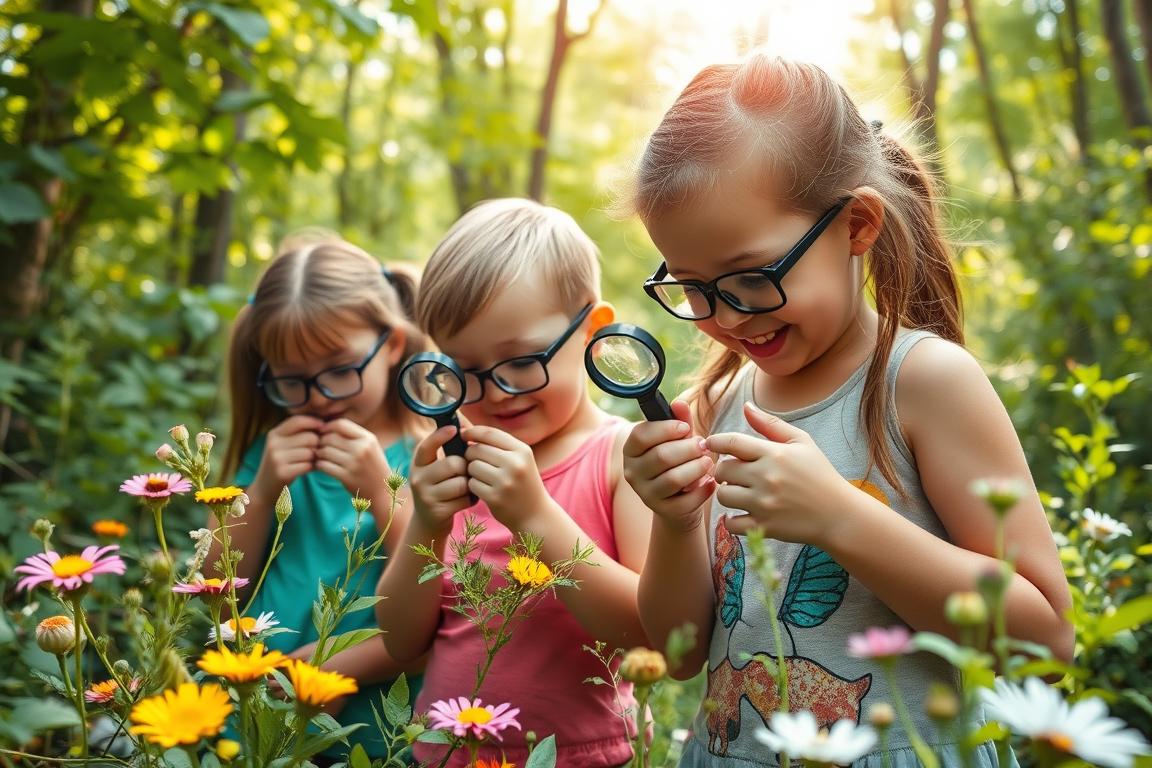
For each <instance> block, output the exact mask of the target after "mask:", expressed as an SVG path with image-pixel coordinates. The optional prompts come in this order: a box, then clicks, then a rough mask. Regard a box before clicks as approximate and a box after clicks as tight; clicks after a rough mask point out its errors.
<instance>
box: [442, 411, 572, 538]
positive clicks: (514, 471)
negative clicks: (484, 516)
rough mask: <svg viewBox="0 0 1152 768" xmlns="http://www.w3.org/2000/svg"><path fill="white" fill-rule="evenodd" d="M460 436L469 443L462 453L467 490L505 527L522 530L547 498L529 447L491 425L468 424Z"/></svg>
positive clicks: (546, 492) (546, 491)
mask: <svg viewBox="0 0 1152 768" xmlns="http://www.w3.org/2000/svg"><path fill="white" fill-rule="evenodd" d="M461 435H462V436H463V437H464V439H465V440H467V441H468V442H469V443H470V445H469V446H468V451H467V452H466V453H465V454H464V458H466V459H468V478H469V479H468V488H469V490H471V491H472V493H474V494H476V497H477V498H479V499H481V500H482V501H484V502H485V503H486V504H487V505H488V508H489V509H490V510H492V516H493V517H495V518H496V519H497V520H499V521H500V522H501V523H503V524H504V525H506V526H507V527H508V529H509V530H513V531H519V530H523V528H524V525H525V523H526V522H527V520H528V519H529V518H530V517H531V516H532V515H533V514H534V513H536V512H539V511H540V510H541V509H543V508H544V506H545V505H546V504H547V503H548V502H549V500H550V497H549V495H548V490H547V489H546V488H545V487H544V481H543V480H541V479H540V469H539V468H538V467H537V466H536V457H535V456H533V455H532V448H531V447H530V446H528V445H527V444H525V443H523V442H521V441H520V440H517V439H516V438H515V437H513V436H512V435H510V434H508V433H507V432H505V431H503V430H500V429H496V428H495V427H468V428H467V429H465V430H463V431H462V432H461Z"/></svg>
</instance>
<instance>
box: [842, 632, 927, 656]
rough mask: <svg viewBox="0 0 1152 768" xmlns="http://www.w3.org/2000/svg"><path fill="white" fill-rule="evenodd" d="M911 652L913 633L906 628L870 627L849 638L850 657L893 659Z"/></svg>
mask: <svg viewBox="0 0 1152 768" xmlns="http://www.w3.org/2000/svg"><path fill="white" fill-rule="evenodd" d="M911 650H912V633H911V632H909V631H908V627H905V626H895V627H892V628H890V629H884V628H882V627H869V628H868V629H866V630H865V631H864V633H863V634H860V635H851V636H849V637H848V655H849V656H855V657H856V658H858V659H893V658H895V657H897V656H902V655H904V654H905V653H908V652H909V651H911Z"/></svg>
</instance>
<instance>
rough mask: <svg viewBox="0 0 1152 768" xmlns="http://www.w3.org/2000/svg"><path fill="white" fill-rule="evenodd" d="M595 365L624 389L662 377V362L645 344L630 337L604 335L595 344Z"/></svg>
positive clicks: (592, 354)
mask: <svg viewBox="0 0 1152 768" xmlns="http://www.w3.org/2000/svg"><path fill="white" fill-rule="evenodd" d="M589 352H590V354H591V359H592V364H593V365H594V366H596V370H597V371H599V372H600V374H601V375H602V376H603V377H604V378H606V379H608V380H609V381H611V382H613V383H615V384H618V385H620V386H622V387H628V388H633V387H642V386H644V385H645V384H649V383H651V382H653V381H656V380H657V379H658V378H660V375H661V373H662V371H661V370H660V361H659V360H657V359H656V355H654V354H653V353H652V350H651V349H649V348H648V347H647V346H646V345H645V344H644V343H643V342H642V341H640V340H639V339H635V338H633V337H631V336H605V337H603V338H600V339H596V340H595V341H593V342H592V346H591V348H590V350H589Z"/></svg>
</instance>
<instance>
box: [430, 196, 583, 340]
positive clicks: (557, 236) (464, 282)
mask: <svg viewBox="0 0 1152 768" xmlns="http://www.w3.org/2000/svg"><path fill="white" fill-rule="evenodd" d="M528 273H538V274H540V275H541V276H542V277H543V278H544V281H545V284H546V285H548V286H549V287H550V288H551V289H553V290H554V291H555V292H556V298H557V300H558V301H559V302H560V304H561V306H562V308H563V309H565V310H567V311H569V312H575V311H577V310H579V309H580V308H581V307H582V306H584V305H585V304H587V303H588V302H589V301H595V300H596V299H598V298H599V296H600V263H599V251H598V250H597V248H596V245H595V243H593V242H592V240H591V239H590V238H589V237H588V235H586V234H585V233H584V231H583V230H582V229H580V225H579V224H577V223H576V221H575V220H574V219H573V218H572V217H571V216H569V215H568V214H566V213H564V212H563V211H561V210H558V209H556V208H552V207H549V206H546V205H541V204H540V203H537V202H534V201H532V200H522V199H518V198H502V199H497V200H488V201H485V202H482V203H480V204H478V205H476V206H475V207H473V208H472V209H470V210H469V211H468V212H467V213H465V214H464V215H463V216H461V217H460V218H459V220H457V221H456V223H455V224H453V225H452V227H451V228H450V229H449V230H448V232H447V234H445V235H444V237H443V239H442V240H441V241H440V243H439V245H437V246H436V249H435V250H434V251H433V252H432V255H431V257H429V259H428V263H427V264H426V265H425V266H424V276H423V278H422V280H421V285H420V294H419V297H418V299H417V302H416V320H417V322H418V323H419V324H420V327H421V328H423V329H424V330H425V331H426V332H427V333H429V334H430V335H432V336H441V335H446V336H451V335H453V334H455V333H457V332H459V331H460V329H461V328H463V327H464V326H465V325H467V323H468V322H469V321H470V320H471V319H472V318H473V317H475V316H476V314H477V313H478V312H480V311H481V310H482V309H484V307H485V306H487V304H488V302H489V301H491V300H492V297H493V296H494V295H495V294H496V292H497V291H499V290H500V289H502V288H504V287H506V286H508V285H511V284H512V283H513V282H515V281H516V280H517V279H518V278H520V277H522V276H523V275H525V274H528Z"/></svg>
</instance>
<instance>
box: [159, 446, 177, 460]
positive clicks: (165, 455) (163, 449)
mask: <svg viewBox="0 0 1152 768" xmlns="http://www.w3.org/2000/svg"><path fill="white" fill-rule="evenodd" d="M175 457H176V449H175V448H173V447H172V446H170V445H168V443H164V445H162V446H160V447H159V448H157V449H156V458H158V459H160V461H162V462H164V463H165V464H167V463H169V462H170V461H172V459H174V458H175Z"/></svg>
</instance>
